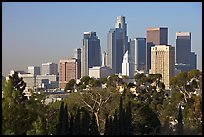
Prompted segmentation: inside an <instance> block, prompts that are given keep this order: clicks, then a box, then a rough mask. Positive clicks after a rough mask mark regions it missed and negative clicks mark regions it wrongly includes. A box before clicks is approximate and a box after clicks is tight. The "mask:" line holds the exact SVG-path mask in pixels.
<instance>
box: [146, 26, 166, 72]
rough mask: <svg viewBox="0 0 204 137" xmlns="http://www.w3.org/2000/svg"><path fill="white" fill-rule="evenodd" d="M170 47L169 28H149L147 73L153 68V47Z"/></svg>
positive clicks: (147, 34) (147, 33)
mask: <svg viewBox="0 0 204 137" xmlns="http://www.w3.org/2000/svg"><path fill="white" fill-rule="evenodd" d="M154 45H168V28H161V27H160V28H147V31H146V71H147V72H148V71H149V69H150V68H151V47H152V46H154Z"/></svg>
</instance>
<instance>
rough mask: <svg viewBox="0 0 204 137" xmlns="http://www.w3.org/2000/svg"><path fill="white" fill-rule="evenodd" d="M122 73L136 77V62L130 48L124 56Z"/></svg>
mask: <svg viewBox="0 0 204 137" xmlns="http://www.w3.org/2000/svg"><path fill="white" fill-rule="evenodd" d="M122 75H125V76H129V78H134V64H133V62H132V57H131V54H130V53H129V52H128V50H127V51H126V52H125V54H124V56H123V63H122Z"/></svg>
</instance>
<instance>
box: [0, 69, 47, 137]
mask: <svg viewBox="0 0 204 137" xmlns="http://www.w3.org/2000/svg"><path fill="white" fill-rule="evenodd" d="M25 85H26V84H25V82H24V81H23V79H22V78H19V77H18V74H17V73H14V74H13V75H12V76H10V77H9V80H8V81H7V82H6V84H5V86H4V88H3V98H2V132H3V134H15V135H26V134H28V133H29V132H30V131H31V130H32V129H34V130H35V131H36V132H35V133H36V134H39V133H42V132H41V131H44V130H45V129H44V128H45V127H46V122H45V112H46V107H44V105H43V104H42V102H41V101H42V100H41V99H42V98H41V97H39V96H38V95H37V94H35V93H33V92H32V90H30V91H31V97H30V98H29V99H28V98H27V97H25V96H24V91H25ZM38 131H39V132H38ZM33 133H34V132H33ZM43 134H44V133H43ZM45 134H46V133H45Z"/></svg>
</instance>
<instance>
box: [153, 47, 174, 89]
mask: <svg viewBox="0 0 204 137" xmlns="http://www.w3.org/2000/svg"><path fill="white" fill-rule="evenodd" d="M151 52H152V54H151V56H152V57H151V69H150V71H149V73H150V74H161V75H162V81H163V82H164V85H165V89H169V83H170V78H171V77H173V76H174V74H175V47H172V46H171V45H155V46H154V47H152V48H151Z"/></svg>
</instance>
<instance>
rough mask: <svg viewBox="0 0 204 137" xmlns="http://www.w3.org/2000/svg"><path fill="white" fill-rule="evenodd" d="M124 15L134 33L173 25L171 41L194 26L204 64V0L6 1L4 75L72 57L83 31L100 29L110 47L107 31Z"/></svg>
mask: <svg viewBox="0 0 204 137" xmlns="http://www.w3.org/2000/svg"><path fill="white" fill-rule="evenodd" d="M120 15H123V16H125V17H126V22H127V26H128V27H127V28H128V37H129V38H133V37H145V36H146V28H149V27H168V35H169V36H168V39H169V40H168V42H169V44H170V45H173V46H175V33H176V32H178V31H190V32H191V33H192V51H194V52H196V54H197V57H198V59H197V63H198V65H197V66H198V69H200V70H201V69H202V3H201V2H75V3H74V2H65V3H64V2H59V3H58V2H51V3H47V2H41V3H34V2H28V3H23V2H18V3H12V2H7V3H5V2H4V3H2V40H3V41H2V74H3V75H4V76H7V74H8V73H9V72H10V70H25V71H27V66H29V65H37V66H41V64H42V63H44V62H55V63H58V62H59V60H60V59H66V58H68V57H72V56H73V50H74V48H81V47H82V39H83V32H84V31H95V32H96V33H97V35H98V37H99V38H100V40H101V48H102V50H105V51H106V49H107V33H108V31H109V29H110V28H113V27H114V26H115V22H116V17H117V16H120Z"/></svg>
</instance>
